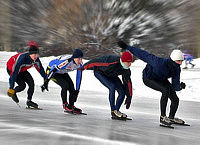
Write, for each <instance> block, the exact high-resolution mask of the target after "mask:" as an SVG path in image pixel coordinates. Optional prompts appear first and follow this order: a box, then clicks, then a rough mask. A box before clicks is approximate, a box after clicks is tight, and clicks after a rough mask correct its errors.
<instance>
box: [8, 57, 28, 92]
mask: <svg viewBox="0 0 200 145" xmlns="http://www.w3.org/2000/svg"><path fill="white" fill-rule="evenodd" d="M23 61H24V56H23V55H20V56H19V58H18V60H17V61H16V64H15V66H14V70H13V72H12V73H11V75H10V78H9V85H10V89H13V88H14V85H15V82H16V80H17V75H18V74H19V72H20V70H21V67H22V64H23Z"/></svg>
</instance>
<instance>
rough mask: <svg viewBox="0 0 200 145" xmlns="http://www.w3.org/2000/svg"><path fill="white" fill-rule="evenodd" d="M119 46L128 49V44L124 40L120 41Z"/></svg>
mask: <svg viewBox="0 0 200 145" xmlns="http://www.w3.org/2000/svg"><path fill="white" fill-rule="evenodd" d="M118 46H119V47H120V48H122V49H126V48H127V46H128V45H127V44H126V43H125V42H124V41H119V42H118Z"/></svg>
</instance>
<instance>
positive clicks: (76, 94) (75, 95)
mask: <svg viewBox="0 0 200 145" xmlns="http://www.w3.org/2000/svg"><path fill="white" fill-rule="evenodd" d="M78 94H79V90H75V92H74V102H76V100H77V98H78Z"/></svg>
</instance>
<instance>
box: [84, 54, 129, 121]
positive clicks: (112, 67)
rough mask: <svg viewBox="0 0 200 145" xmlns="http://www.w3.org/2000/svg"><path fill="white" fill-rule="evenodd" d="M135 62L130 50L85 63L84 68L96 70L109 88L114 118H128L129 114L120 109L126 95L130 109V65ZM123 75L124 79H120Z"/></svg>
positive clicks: (98, 76) (101, 80) (96, 75)
mask: <svg viewBox="0 0 200 145" xmlns="http://www.w3.org/2000/svg"><path fill="white" fill-rule="evenodd" d="M132 62H133V56H132V54H131V53H130V52H124V53H123V54H122V56H121V58H120V56H114V55H106V56H103V57H100V58H96V59H93V60H90V61H89V62H87V63H85V64H84V65H83V67H82V70H85V69H88V70H94V76H95V77H96V78H97V79H98V80H99V81H100V82H101V83H102V84H103V85H104V86H105V87H107V88H108V89H109V102H110V107H111V115H112V117H114V118H126V117H127V115H126V114H124V113H121V112H120V111H119V109H120V107H121V105H122V103H123V101H124V98H125V95H126V96H127V98H126V101H125V104H126V108H127V109H129V107H130V104H131V99H132V83H131V79H130V75H131V71H130V68H129V67H130V66H131V63H132ZM119 75H122V81H123V83H122V82H121V80H120V79H119V77H118V76H119ZM115 91H117V92H118V94H119V95H118V98H117V99H116V102H115Z"/></svg>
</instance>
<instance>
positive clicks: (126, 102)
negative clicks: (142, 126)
mask: <svg viewBox="0 0 200 145" xmlns="http://www.w3.org/2000/svg"><path fill="white" fill-rule="evenodd" d="M131 99H132V97H127V98H126V100H125V103H124V105H126V109H129V108H130V105H131Z"/></svg>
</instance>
